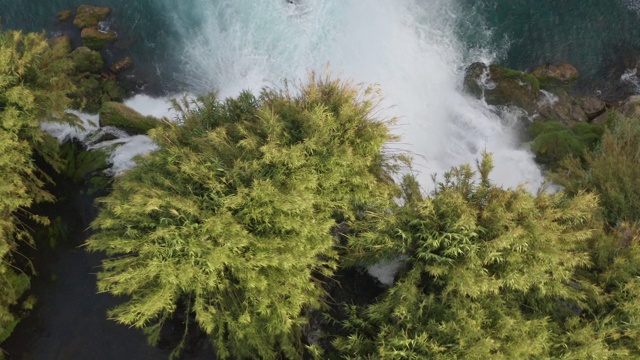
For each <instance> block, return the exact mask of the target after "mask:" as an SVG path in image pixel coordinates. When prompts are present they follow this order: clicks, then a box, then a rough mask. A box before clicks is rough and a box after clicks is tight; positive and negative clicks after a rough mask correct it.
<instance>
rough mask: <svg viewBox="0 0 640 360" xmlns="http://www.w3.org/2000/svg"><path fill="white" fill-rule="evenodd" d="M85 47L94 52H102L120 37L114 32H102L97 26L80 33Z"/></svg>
mask: <svg viewBox="0 0 640 360" xmlns="http://www.w3.org/2000/svg"><path fill="white" fill-rule="evenodd" d="M80 36H81V37H82V43H83V44H84V46H86V47H88V48H89V49H92V50H100V49H102V48H103V47H104V46H105V45H107V44H108V43H110V42H113V41H116V40H117V39H118V35H116V33H115V32H113V31H107V32H102V31H100V30H98V27H97V26H92V27H87V28H84V29H82V32H81V33H80Z"/></svg>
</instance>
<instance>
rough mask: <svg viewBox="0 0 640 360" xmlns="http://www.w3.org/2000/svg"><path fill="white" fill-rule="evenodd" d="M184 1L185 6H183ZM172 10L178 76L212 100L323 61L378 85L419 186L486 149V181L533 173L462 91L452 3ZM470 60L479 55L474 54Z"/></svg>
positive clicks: (228, 4)
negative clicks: (489, 176) (489, 162)
mask: <svg viewBox="0 0 640 360" xmlns="http://www.w3.org/2000/svg"><path fill="white" fill-rule="evenodd" d="M183 4H184V5H183ZM165 5H166V6H167V9H171V12H172V13H173V16H174V19H173V21H172V22H171V23H172V24H174V26H175V27H176V28H175V31H176V32H177V33H179V34H181V39H182V41H180V42H179V45H180V48H179V49H177V50H176V52H177V53H178V54H180V56H181V58H182V59H183V60H182V73H181V76H182V78H183V79H184V81H185V82H186V83H187V84H189V85H190V86H191V87H192V89H193V90H194V91H195V92H206V91H211V90H216V91H218V93H219V95H220V96H221V97H227V96H235V95H237V94H238V93H239V92H240V91H241V90H245V89H248V90H252V91H254V92H257V91H259V90H260V89H261V88H262V87H263V86H276V87H278V86H282V84H283V82H284V81H285V79H286V80H289V81H292V82H298V81H304V80H305V79H306V78H307V77H308V73H309V72H310V71H312V70H315V71H320V72H322V71H324V70H325V69H326V67H327V64H330V67H331V69H332V70H331V72H332V75H333V76H339V77H341V78H347V79H351V80H353V81H355V82H358V83H359V82H363V83H367V84H372V83H373V84H379V85H380V88H381V90H382V93H383V94H384V97H385V102H384V104H383V105H384V106H383V107H384V108H385V110H384V112H383V114H382V115H383V116H385V117H398V119H399V121H398V125H397V126H396V127H395V128H394V131H395V132H396V133H398V134H399V135H401V136H402V143H401V144H394V145H392V147H394V148H401V149H403V150H407V151H410V152H411V153H413V154H414V155H415V156H414V157H415V163H414V170H416V171H417V172H418V173H419V178H420V180H421V183H422V185H423V186H424V187H427V188H428V187H429V186H430V185H431V181H430V175H431V174H433V173H439V174H441V173H442V172H444V171H446V170H448V169H449V168H450V167H451V166H454V165H459V164H462V163H472V162H474V161H475V160H476V159H478V158H480V157H481V152H482V151H483V150H484V149H486V150H487V151H489V152H492V153H493V156H494V162H495V164H496V169H495V171H494V173H493V179H494V180H495V181H496V182H497V183H498V184H501V185H505V186H516V185H517V184H520V183H523V182H529V188H530V189H532V190H534V189H536V188H537V187H538V186H539V185H540V183H541V181H542V176H541V173H540V170H539V169H538V167H537V166H536V164H535V163H534V161H533V159H532V155H531V154H530V153H529V152H528V151H526V150H524V149H523V148H522V147H521V146H520V144H518V142H517V141H516V140H515V137H514V134H513V131H512V129H511V128H510V126H509V125H510V124H508V123H505V121H503V120H501V119H500V118H499V117H497V116H496V115H494V113H493V112H492V111H491V109H490V108H489V107H488V106H486V105H485V104H483V103H482V102H480V101H477V100H475V99H471V98H469V97H468V96H466V95H464V94H463V93H462V92H461V84H462V76H463V71H464V65H465V63H468V61H470V60H471V59H470V56H472V55H471V53H470V52H469V51H468V50H466V49H464V45H463V44H461V43H460V42H459V41H458V40H457V39H456V35H455V30H456V25H457V23H458V21H459V18H458V16H457V12H458V11H459V10H460V9H459V8H457V5H456V2H455V1H453V0H431V1H415V0H413V1H412V0H407V1H392V0H369V1H360V0H299V1H295V2H294V3H290V2H287V1H284V0H283V1H268V0H260V1H258V0H234V1H225V0H220V1H210V0H194V1H192V2H189V3H188V4H187V3H180V4H179V5H176V4H175V2H173V1H168V0H166V1H165ZM477 60H478V59H477Z"/></svg>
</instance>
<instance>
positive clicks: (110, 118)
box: [100, 101, 162, 135]
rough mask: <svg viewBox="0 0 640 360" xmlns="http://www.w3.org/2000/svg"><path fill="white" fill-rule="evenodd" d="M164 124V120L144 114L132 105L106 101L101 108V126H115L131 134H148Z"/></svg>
mask: <svg viewBox="0 0 640 360" xmlns="http://www.w3.org/2000/svg"><path fill="white" fill-rule="evenodd" d="M160 125H162V120H160V119H158V118H155V117H153V116H144V115H142V114H140V113H139V112H137V111H135V110H133V109H131V108H130V107H128V106H126V105H124V104H122V103H118V102H111V101H109V102H105V103H103V104H102V108H100V126H101V127H104V126H115V127H117V128H119V129H122V130H124V131H126V132H127V133H129V134H130V135H138V134H146V133H147V132H148V131H149V130H151V129H153V128H155V127H158V126H160Z"/></svg>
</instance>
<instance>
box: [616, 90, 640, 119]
mask: <svg viewBox="0 0 640 360" xmlns="http://www.w3.org/2000/svg"><path fill="white" fill-rule="evenodd" d="M618 111H619V112H620V113H621V114H622V115H624V116H628V117H636V118H640V95H632V96H629V97H628V98H627V99H626V100H625V101H624V102H623V103H622V105H621V106H620V108H619V109H618Z"/></svg>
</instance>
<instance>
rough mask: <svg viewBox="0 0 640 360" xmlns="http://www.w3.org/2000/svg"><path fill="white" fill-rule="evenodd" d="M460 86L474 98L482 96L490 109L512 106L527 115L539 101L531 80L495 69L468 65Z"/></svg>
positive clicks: (535, 81)
mask: <svg viewBox="0 0 640 360" xmlns="http://www.w3.org/2000/svg"><path fill="white" fill-rule="evenodd" d="M464 86H465V89H466V90H467V92H469V93H471V94H472V95H475V96H476V97H479V98H480V97H482V95H484V99H485V101H486V102H487V103H488V104H490V105H513V106H517V107H519V108H522V109H524V110H526V111H528V112H532V111H535V110H536V106H537V102H538V100H539V98H540V84H539V83H538V79H536V77H535V76H533V75H531V74H527V73H525V72H522V71H518V70H512V69H508V68H506V67H503V66H499V65H490V66H488V67H487V65H485V64H482V63H474V64H471V65H470V66H469V67H468V68H467V71H466V74H465V79H464Z"/></svg>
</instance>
